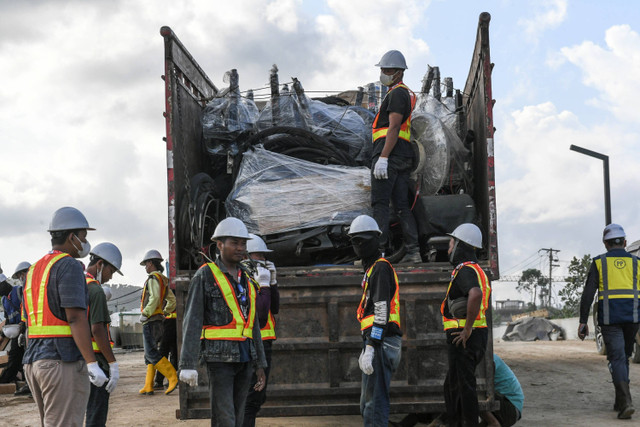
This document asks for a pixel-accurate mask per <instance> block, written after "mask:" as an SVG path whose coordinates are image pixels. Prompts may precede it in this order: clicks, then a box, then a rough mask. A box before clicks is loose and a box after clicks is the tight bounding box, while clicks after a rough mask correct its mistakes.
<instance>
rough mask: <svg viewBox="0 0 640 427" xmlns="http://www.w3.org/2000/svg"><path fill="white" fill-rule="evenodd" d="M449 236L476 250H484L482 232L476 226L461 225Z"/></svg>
mask: <svg viewBox="0 0 640 427" xmlns="http://www.w3.org/2000/svg"><path fill="white" fill-rule="evenodd" d="M448 235H449V236H451V237H453V238H454V239H458V240H460V241H461V242H464V243H466V244H467V245H470V246H473V247H474V248H478V249H480V248H482V231H480V229H479V228H478V226H477V225H475V224H470V223H466V224H460V225H459V226H457V227H456V229H455V230H453V233H449V234H448Z"/></svg>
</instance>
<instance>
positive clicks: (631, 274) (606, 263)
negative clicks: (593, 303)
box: [594, 254, 640, 325]
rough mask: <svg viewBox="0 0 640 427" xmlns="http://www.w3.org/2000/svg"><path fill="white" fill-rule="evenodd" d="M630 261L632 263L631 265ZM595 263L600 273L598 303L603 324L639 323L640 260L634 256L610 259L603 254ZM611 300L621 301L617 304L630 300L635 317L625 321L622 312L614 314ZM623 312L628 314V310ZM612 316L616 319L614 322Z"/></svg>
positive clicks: (618, 311)
mask: <svg viewBox="0 0 640 427" xmlns="http://www.w3.org/2000/svg"><path fill="white" fill-rule="evenodd" d="M628 261H631V263H629V262H628ZM594 263H595V264H596V268H597V269H598V273H599V286H598V301H600V302H599V306H601V308H602V321H603V323H604V324H605V325H609V324H611V323H612V322H613V323H618V322H620V321H628V322H633V323H638V320H639V317H640V316H639V314H638V308H639V299H640V293H639V292H638V258H637V257H635V256H634V255H631V257H629V256H609V257H608V256H607V255H606V254H603V255H600V256H597V257H595V258H594ZM612 266H613V267H612ZM629 268H630V269H631V270H629ZM612 276H613V277H612ZM629 284H630V285H631V286H629ZM610 300H616V301H620V302H617V304H620V303H625V302H624V300H630V301H629V302H628V304H630V305H631V307H630V308H631V309H632V311H633V316H632V317H631V318H627V319H624V317H625V316H624V315H622V316H621V315H620V313H621V311H620V310H616V311H615V312H614V313H613V314H612V312H611V307H610ZM625 304H626V303H625ZM623 312H626V310H624V311H623ZM612 315H614V316H615V317H616V319H613V320H612ZM621 317H622V318H621Z"/></svg>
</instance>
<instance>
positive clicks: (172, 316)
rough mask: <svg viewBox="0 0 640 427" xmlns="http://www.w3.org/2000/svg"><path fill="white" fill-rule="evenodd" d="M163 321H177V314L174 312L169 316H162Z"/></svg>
mask: <svg viewBox="0 0 640 427" xmlns="http://www.w3.org/2000/svg"><path fill="white" fill-rule="evenodd" d="M164 318H165V319H177V318H178V313H176V312H175V311H174V312H173V313H171V314H169V315H168V316H164Z"/></svg>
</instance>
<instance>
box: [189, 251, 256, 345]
mask: <svg viewBox="0 0 640 427" xmlns="http://www.w3.org/2000/svg"><path fill="white" fill-rule="evenodd" d="M207 265H208V266H209V268H210V269H211V272H212V273H213V278H214V279H215V282H216V284H217V285H218V287H219V288H220V292H222V296H223V298H224V300H225V302H226V303H227V307H229V311H231V315H232V319H231V322H229V323H227V324H226V325H221V326H218V325H204V326H203V327H202V334H201V335H200V339H208V340H231V341H244V340H246V339H247V338H253V322H254V321H255V317H256V304H255V302H256V290H255V285H254V284H253V283H252V281H251V279H250V278H249V276H247V275H246V274H244V273H243V274H244V277H245V278H246V279H247V288H248V289H247V291H248V294H249V318H248V319H247V320H246V321H245V318H244V316H243V314H242V310H241V309H240V304H239V303H238V299H237V297H236V293H235V291H234V289H233V286H232V285H231V283H230V282H229V280H228V279H227V276H225V274H224V273H223V272H222V271H220V269H219V268H218V266H217V265H216V264H215V263H213V262H211V263H209V264H207Z"/></svg>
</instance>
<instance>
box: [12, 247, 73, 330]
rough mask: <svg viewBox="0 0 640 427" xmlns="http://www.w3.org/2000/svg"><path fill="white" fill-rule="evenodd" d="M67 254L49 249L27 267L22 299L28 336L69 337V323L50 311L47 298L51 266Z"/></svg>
mask: <svg viewBox="0 0 640 427" xmlns="http://www.w3.org/2000/svg"><path fill="white" fill-rule="evenodd" d="M68 256H70V255H69V254H67V253H64V252H61V251H51V252H49V253H48V254H46V255H45V256H44V257H42V258H41V259H40V260H39V261H38V262H36V263H35V264H33V265H32V266H31V267H30V268H29V272H28V273H27V280H26V282H25V285H24V291H23V299H22V300H23V303H24V309H25V311H26V312H27V318H26V321H27V327H28V328H29V338H61V337H71V327H70V326H69V323H67V321H65V320H62V319H60V318H58V317H56V316H55V315H54V314H53V313H52V312H51V310H50V309H49V300H48V298H47V286H48V285H49V273H50V272H51V267H53V265H54V264H55V263H56V262H58V261H60V260H61V259H62V258H64V257H68Z"/></svg>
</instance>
